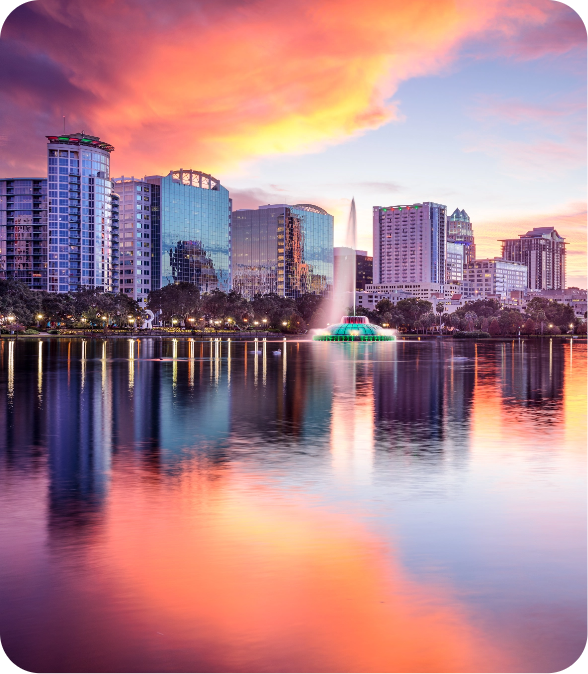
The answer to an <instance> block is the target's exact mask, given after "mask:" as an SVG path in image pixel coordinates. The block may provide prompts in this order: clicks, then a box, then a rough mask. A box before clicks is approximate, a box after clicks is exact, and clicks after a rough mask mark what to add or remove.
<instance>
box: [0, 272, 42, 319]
mask: <svg viewBox="0 0 588 674" xmlns="http://www.w3.org/2000/svg"><path fill="white" fill-rule="evenodd" d="M39 299H40V296H39V293H36V292H35V291H34V290H31V289H30V288H29V287H28V286H27V285H25V284H24V283H21V282H20V281H16V280H15V279H6V280H3V279H0V315H2V316H5V317H6V316H14V317H15V319H16V321H18V322H19V323H22V324H24V325H32V324H33V323H34V322H35V315H36V314H37V313H38V312H39V308H40V303H39Z"/></svg>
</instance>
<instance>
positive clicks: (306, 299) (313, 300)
mask: <svg viewBox="0 0 588 674" xmlns="http://www.w3.org/2000/svg"><path fill="white" fill-rule="evenodd" d="M324 301H325V298H324V297H323V296H322V295H312V294H310V293H306V294H304V295H301V296H300V297H297V298H296V300H295V304H296V311H297V312H298V314H299V315H300V316H302V318H303V319H304V321H305V322H306V323H309V322H310V321H311V320H312V319H313V317H314V316H315V315H317V314H318V315H319V316H320V315H324V313H325V312H324V309H323V304H324ZM323 325H326V323H324V324H323ZM317 327H318V326H317Z"/></svg>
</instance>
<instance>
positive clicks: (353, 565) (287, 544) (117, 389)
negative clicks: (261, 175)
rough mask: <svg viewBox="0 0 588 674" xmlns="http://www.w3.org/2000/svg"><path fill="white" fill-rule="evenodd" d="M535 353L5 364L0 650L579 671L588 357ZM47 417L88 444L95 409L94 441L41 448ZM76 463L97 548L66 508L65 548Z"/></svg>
mask: <svg viewBox="0 0 588 674" xmlns="http://www.w3.org/2000/svg"><path fill="white" fill-rule="evenodd" d="M524 344H525V346H524V347H523V346H522V344H521V345H519V343H518V342H517V343H515V344H514V345H513V344H512V343H504V345H505V348H498V347H500V343H499V344H496V343H488V344H477V345H476V344H471V343H464V344H456V345H453V346H450V345H448V344H447V343H443V344H440V343H438V342H434V343H424V342H421V343H417V344H414V345H411V344H409V343H397V344H386V345H383V348H381V349H380V348H379V345H363V344H361V345H354V344H335V345H326V344H305V343H301V344H297V343H290V344H288V345H287V354H286V358H283V357H282V356H280V357H273V358H268V356H267V354H268V351H269V352H270V353H271V349H272V345H271V343H268V344H267V345H266V348H265V352H266V355H265V357H264V356H263V355H262V354H259V355H257V367H256V365H255V363H256V356H255V355H254V354H251V353H249V351H250V350H251V348H252V345H251V343H250V344H249V345H246V344H243V343H235V344H233V346H232V350H231V359H230V361H229V359H228V349H227V346H226V343H224V345H223V346H222V347H221V348H220V349H219V350H218V351H217V350H216V349H215V348H214V347H212V349H211V347H210V344H204V345H202V351H200V347H201V345H200V343H198V342H192V343H189V342H187V341H184V340H173V341H172V340H169V341H165V342H163V341H158V340H153V341H152V342H150V341H147V340H145V341H142V342H141V343H140V346H139V342H135V345H134V346H133V348H131V347H130V346H129V343H128V340H124V341H123V340H120V341H110V342H109V343H108V345H107V346H108V348H107V350H106V351H105V352H104V351H102V346H101V343H96V342H89V343H88V345H87V346H86V348H85V350H83V351H82V349H81V346H80V343H79V340H72V342H71V347H70V348H67V344H65V343H64V344H60V345H59V346H58V349H59V355H60V356H61V358H60V359H58V358H57V356H58V352H57V351H56V347H57V345H55V344H51V345H50V348H47V350H46V351H45V353H44V354H43V357H42V359H41V361H39V355H38V354H39V351H38V348H37V343H36V342H32V341H31V342H30V343H24V342H19V343H18V344H17V349H18V350H17V351H16V353H14V351H12V355H11V353H8V352H7V350H6V349H5V350H4V351H1V352H0V365H1V368H0V395H1V396H2V399H3V400H4V403H3V405H2V406H0V413H1V414H2V418H1V421H2V426H1V427H2V428H3V432H4V435H3V436H2V437H1V438H0V451H1V453H0V456H1V457H2V463H1V470H2V473H3V474H4V475H6V476H7V477H8V478H9V479H8V480H7V481H6V484H7V489H6V491H5V492H4V493H3V495H1V496H0V499H2V505H3V506H6V507H5V512H6V513H8V515H9V517H8V519H5V520H4V521H3V522H2V523H1V524H0V533H2V535H3V539H4V540H11V541H14V543H12V544H11V546H10V547H6V549H5V553H9V554H10V557H9V559H3V560H0V564H3V566H2V568H3V569H5V571H4V573H3V575H2V579H3V580H2V592H3V594H4V595H5V596H6V597H7V604H6V605H8V606H10V607H11V609H10V611H11V612H12V614H11V616H10V618H11V625H9V626H8V627H3V628H2V629H3V640H4V635H5V634H7V640H4V643H5V644H8V645H7V646H6V647H7V648H10V644H13V645H14V646H13V647H14V648H17V647H18V644H19V638H20V637H19V634H20V632H19V630H20V629H21V628H22V627H24V625H26V630H25V632H26V642H27V653H29V654H31V655H32V656H34V657H37V655H38V654H39V653H41V650H39V649H40V645H41V644H42V643H43V644H45V645H44V646H43V648H48V649H49V650H48V651H47V652H51V653H53V655H54V656H55V657H57V658H58V660H57V661H59V658H61V657H63V653H62V652H61V651H60V649H61V648H62V646H63V648H66V649H67V650H68V651H69V656H70V657H72V658H73V660H72V662H75V659H76V658H78V657H88V656H87V653H91V656H90V657H91V659H92V663H93V664H94V665H95V669H97V670H104V669H108V668H111V669H112V668H114V669H125V668H126V666H130V664H129V663H130V662H133V658H137V657H138V658H139V661H138V664H137V660H136V659H135V660H134V663H135V666H136V667H137V668H138V669H144V668H145V666H146V665H147V664H148V663H149V666H153V667H154V668H155V669H157V670H165V669H170V664H169V663H170V662H173V665H172V666H171V669H179V670H181V669H182V668H183V667H184V666H185V668H187V669H194V666H195V665H194V662H198V663H200V665H201V667H202V668H203V669H207V670H210V669H214V668H220V669H223V670H229V671H230V670H231V669H235V668H238V667H241V668H245V669H252V670H258V669H260V668H262V669H263V668H266V667H267V668H269V669H273V670H276V671H282V670H283V669H284V667H285V663H286V662H289V663H295V665H296V666H295V667H294V666H293V665H292V666H293V668H294V669H296V670H297V671H300V670H303V669H320V668H321V667H324V668H325V669H330V670H341V669H357V670H367V671H370V670H378V671H380V670H388V671H389V670H391V669H396V670H402V671H423V670H426V669H432V670H435V671H438V670H444V669H445V670H447V671H464V670H465V671H470V670H479V669H480V668H481V666H482V664H481V663H484V664H483V666H484V667H487V668H488V669H489V670H491V671H502V670H507V671H512V670H514V671H517V670H528V671H550V670H551V671H553V670H554V669H558V668H561V667H562V666H563V664H566V663H567V662H568V661H569V660H570V659H571V656H570V653H576V652H577V648H578V644H579V643H580V642H581V640H582V630H583V629H584V626H583V617H582V616H584V615H585V610H584V607H583V602H584V597H585V591H584V588H585V550H584V548H585V516H584V511H583V509H580V508H581V507H582V506H580V508H579V507H578V506H579V505H580V504H582V505H583V503H584V500H585V484H584V483H585V478H584V476H585V470H584V456H583V453H582V452H580V451H578V450H579V449H580V448H583V447H584V446H585V436H586V428H585V417H583V416H581V415H578V413H577V411H578V409H582V407H581V406H582V405H583V404H585V401H586V394H585V391H584V389H583V383H584V381H585V376H586V346H585V344H574V345H573V346H571V345H570V344H569V342H566V343H565V344H560V343H551V342H550V344H551V347H549V346H547V345H546V346H545V348H544V349H543V350H541V349H540V348H539V347H537V346H536V345H533V344H532V343H531V342H525V343H524ZM0 346H1V345H0ZM48 347H49V345H48ZM13 349H14V347H13ZM525 349H526V350H525ZM572 349H573V350H572ZM83 354H85V356H86V359H85V364H84V367H83V368H82V363H81V356H82V355H83ZM103 354H105V355H106V359H103V358H102V355H103ZM190 354H191V355H192V356H193V357H194V358H195V360H191V361H187V360H182V359H184V358H185V357H186V356H187V355H190ZM210 354H212V358H207V356H210ZM130 355H132V356H139V358H143V359H144V360H142V361H141V360H140V359H139V360H135V361H134V362H133V363H132V367H131V364H130V363H129V356H130ZM272 355H273V354H272ZM174 356H175V357H176V358H177V359H179V360H172V359H171V358H172V357H174ZM160 357H163V358H164V359H170V360H164V361H160V360H159V358H160ZM39 362H41V381H40V380H39V367H38V365H39ZM246 363H247V366H246V365H245V364H246ZM229 365H230V375H231V378H230V388H229V382H228V375H229ZM246 368H247V369H246ZM15 372H16V373H18V374H19V376H18V377H15ZM82 377H83V378H84V392H83V393H82V395H81V398H80V399H79V400H78V398H79V396H77V395H76V396H73V397H69V398H68V396H67V393H68V392H71V391H78V392H79V386H80V384H81V381H82ZM155 382H156V383H157V386H156V387H155V386H154V383H155ZM386 382H387V383H388V389H387V388H386ZM415 382H417V383H418V386H415V385H414V384H415ZM39 387H41V389H42V391H43V401H41V402H37V404H36V405H35V406H33V407H32V408H28V409H25V407H24V406H23V405H21V404H20V403H21V401H22V400H24V399H25V397H26V398H27V399H28V398H29V397H30V392H31V390H32V391H38V390H39ZM427 387H432V388H433V389H434V390H435V391H436V392H437V394H436V395H435V396H434V397H431V396H429V395H421V396H420V397H419V396H418V389H419V388H420V389H421V393H427V391H426V390H424V389H426V388H427ZM306 391H311V392H312V395H308V396H307V395H305V392H306ZM319 391H320V392H321V395H320V396H319V395H318V393H317V392H319ZM524 391H529V392H530V396H528V397H525V396H524V395H523V392H524ZM390 392H392V393H391V394H390ZM389 394H390V395H389ZM399 396H400V398H399ZM33 397H35V396H33ZM319 399H320V400H321V401H322V404H323V407H322V408H321V410H317V408H315V407H314V405H313V403H314V402H315V401H317V400H319ZM37 401H38V399H37ZM229 401H230V402H229ZM78 403H79V404H78ZM90 403H91V404H90ZM54 405H59V406H60V407H61V408H62V409H61V414H62V417H63V418H64V419H65V418H70V419H71V426H72V428H70V429H68V430H69V431H70V435H71V437H75V436H76V432H77V431H79V430H83V428H85V426H84V424H85V423H86V422H85V421H84V420H83V419H84V414H83V413H82V414H81V415H80V414H79V413H78V411H77V410H79V409H81V410H90V411H91V412H90V413H91V415H94V416H95V418H96V419H97V420H98V423H99V424H100V431H101V432H100V434H94V436H93V439H92V443H94V445H92V446H90V445H88V446H85V445H79V444H78V445H76V443H68V444H67V445H63V446H60V447H59V448H58V447H57V446H56V445H55V444H52V441H51V442H49V443H47V441H46V438H47V437H48V436H47V433H48V432H49V433H51V431H52V430H55V428H56V427H51V426H50V425H47V421H48V420H49V419H52V418H54V415H55V409H54ZM541 409H543V410H545V415H543V416H542V415H541ZM321 414H322V415H323V417H324V420H323V422H322V423H321V422H320V421H319V416H320V415H321ZM21 415H24V416H21ZM68 415H69V416H68ZM137 418H140V420H141V423H137ZM76 419H77V421H76ZM149 419H151V421H149ZM308 419H311V420H312V421H311V422H310V423H309V421H308ZM427 420H428V421H427ZM23 422H25V423H23ZM427 423H428V424H429V426H430V428H429V430H428V431H427V430H426V425H427ZM411 424H412V426H411ZM29 427H32V428H33V432H35V430H34V429H35V428H36V433H37V435H36V445H35V446H36V449H35V450H33V452H36V453H37V458H35V456H34V453H32V454H31V443H32V442H33V438H34V437H35V435H34V434H33V435H30V434H27V431H29ZM311 427H312V428H314V429H315V430H316V436H315V438H314V439H313V438H312V436H311V435H310V434H309V433H308V429H309V428H311ZM21 429H22V432H21ZM15 431H18V432H17V433H16V434H15ZM49 437H51V436H49ZM64 437H65V436H64ZM68 437H69V436H68ZM14 438H22V440H23V444H22V447H19V449H21V450H22V453H20V452H19V454H20V459H19V461H20V464H18V465H17V464H16V463H15V460H14V458H12V454H11V451H12V450H13V448H14V445H15V440H14ZM100 438H102V439H103V440H104V442H103V444H102V445H100V444H98V445H95V443H97V442H98V441H99V439H100ZM95 450H96V451H95ZM104 450H107V451H108V452H109V453H110V452H111V453H112V462H111V463H110V462H107V463H106V464H104V465H102V464H101V463H100V464H99V463H97V462H96V458H98V459H100V457H101V456H103V452H104ZM47 452H48V456H47ZM68 452H69V453H70V462H69V463H68V462H67V458H68V454H67V453H68ZM101 452H102V453H101ZM153 452H156V453H157V455H158V459H157V460H155V459H154V457H153V456H151V454H150V453H153ZM43 457H47V458H48V459H49V465H50V467H51V468H50V470H49V471H48V473H47V476H48V478H49V480H50V483H51V484H50V485H47V483H46V481H45V479H44V477H42V476H44V475H45V472H44V471H45V468H44V463H43V462H44V460H45V459H44V458H43ZM57 459H59V461H60V462H61V464H62V465H63V466H64V470H65V472H62V473H61V475H66V476H69V477H71V476H72V475H73V476H74V478H75V476H77V479H78V483H77V485H76V484H75V479H74V483H71V484H70V487H71V489H70V500H71V499H73V500H74V501H75V499H77V500H78V505H79V510H80V511H82V513H81V514H82V515H85V517H86V519H85V524H86V526H85V529H84V533H85V534H86V535H85V536H80V535H79V534H80V528H79V527H76V526H74V525H75V524H77V523H79V518H77V514H79V513H75V512H74V510H73V509H72V508H70V507H69V506H70V503H69V502H68V503H65V502H64V501H63V499H62V500H61V501H59V500H57V501H56V500H55V499H53V500H50V501H49V511H50V513H49V514H50V515H51V516H52V517H53V523H55V522H56V518H55V515H59V516H60V518H59V524H60V531H59V533H60V536H57V535H56V534H57V532H56V530H55V527H54V528H53V529H50V530H49V535H50V541H51V542H52V543H53V545H52V546H51V548H50V550H51V555H50V557H46V556H45V553H44V552H42V550H43V545H44V539H45V535H46V534H45V529H44V527H40V526H39V522H42V521H43V520H44V518H45V517H47V514H46V512H45V510H44V507H43V506H42V505H41V503H42V502H43V500H44V499H45V494H46V493H47V489H53V490H55V488H56V486H59V484H60V482H59V479H58V477H59V476H57V474H56V473H55V470H54V468H53V467H52V466H55V465H57V463H56V461H57ZM74 459H75V460H74ZM219 459H222V460H219ZM64 462H65V464H64ZM80 466H82V468H81V469H80ZM170 468H173V469H174V470H173V476H172V475H171V474H169V473H168V469H170ZM67 471H69V472H67ZM35 474H37V477H34V476H35ZM30 476H32V477H33V481H34V483H35V485H37V486H36V487H35V489H34V490H31V489H30V488H28V487H25V488H23V489H22V490H19V488H18V484H19V483H22V480H23V479H24V480H25V483H26V480H27V479H28V478H29V477H30ZM100 480H101V482H100ZM99 483H100V484H102V485H104V487H108V488H107V489H106V488H105V489H102V488H101V489H100V490H99V498H97V499H95V500H94V501H93V502H92V503H88V501H87V499H86V498H85V494H86V491H87V487H88V485H92V484H99ZM96 493H98V492H96ZM39 499H41V501H40V500H39ZM84 509H85V510H84ZM16 513H19V515H18V517H14V515H15V514H16ZM11 514H12V515H11ZM11 516H12V517H14V518H13V519H11ZM68 521H69V522H70V527H71V529H70V531H69V535H68V529H67V526H68ZM57 543H59V545H57ZM65 550H68V551H69V552H68V553H67V556H66V557H64V556H63V555H64V554H65V553H64V551H65ZM25 557H26V559H27V560H30V559H33V558H34V559H37V562H36V564H37V566H36V568H35V570H34V571H33V569H32V568H31V564H30V563H29V562H28V561H27V562H24V563H23V564H22V565H21V564H20V561H19V560H21V559H24V558H25ZM67 559H69V560H71V559H75V560H76V573H75V574H71V573H70V572H68V570H67V569H68V568H69V567H68V566H67V564H65V565H64V563H65V562H66V561H67ZM33 573H34V576H35V579H36V580H35V583H34V584H33V585H31V578H32V575H33ZM88 577H91V578H92V582H91V583H87V582H86V580H85V579H87V578H88ZM6 579H10V584H9V585H6V583H5V581H6ZM39 579H42V580H41V581H40V580H39ZM35 587H36V588H38V589H35ZM23 592H24V594H23ZM38 592H41V593H42V595H43V598H42V599H41V598H40V595H38ZM63 596H65V597H73V598H74V599H73V601H74V603H73V604H70V603H69V602H68V601H63V600H62V599H59V597H63ZM31 597H32V598H33V599H31ZM31 601H32V602H33V603H32V604H31V603H30V602H31ZM29 604H30V606H32V605H33V604H34V606H35V611H34V612H33V614H31V611H30V610H29V608H28V607H29ZM79 606H83V607H84V613H83V619H81V618H82V616H81V615H80V613H79V611H78V608H77V607H79ZM17 607H20V608H17ZM25 618H26V620H25ZM86 624H87V625H91V626H92V628H91V629H86V627H85V625H86ZM31 634H32V635H33V637H34V638H33V642H35V639H36V640H37V641H36V642H35V643H36V644H37V649H36V650H35V648H32V649H31V648H30V644H31ZM63 634H68V635H69V636H70V638H69V639H68V643H67V645H65V644H64V643H63V640H62V638H61V637H60V635H63ZM72 634H73V635H75V637H74V638H73V639H72V638H71V635H72ZM41 635H42V636H41ZM151 635H153V636H151ZM155 635H157V639H155ZM391 635H394V636H391ZM415 635H418V639H416V637H415ZM160 637H162V639H161V640H160ZM96 638H100V639H101V640H102V643H108V644H109V647H108V648H107V649H103V650H101V651H100V652H98V651H96V649H95V648H94V647H93V645H92V644H93V643H95V640H96ZM146 639H147V643H148V644H149V646H148V648H147V650H145V640H146ZM153 640H155V641H153ZM72 643H73V646H72ZM301 643H304V644H305V647H304V649H300V644H301ZM425 645H426V648H425ZM64 652H65V651H64ZM129 653H134V655H132V656H130V655H129ZM137 653H139V654H143V653H144V654H145V655H144V656H143V655H137ZM27 657H29V655H27ZM129 657H130V660H129ZM143 657H145V658H146V659H145V660H143V659H142V658H143ZM170 658H171V660H170ZM188 661H191V662H192V665H191V666H188V665H187V663H188ZM121 662H122V663H123V664H125V666H122V667H121V666H119V665H120V663H121ZM260 663H264V664H263V666H262V665H260ZM350 663H351V664H350ZM562 663H563V664H562ZM31 668H33V669H40V668H41V667H40V666H38V663H35V662H32V663H31ZM75 668H76V667H75V666H74V669H75ZM57 669H59V667H57Z"/></svg>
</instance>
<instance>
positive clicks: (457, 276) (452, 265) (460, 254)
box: [445, 241, 468, 283]
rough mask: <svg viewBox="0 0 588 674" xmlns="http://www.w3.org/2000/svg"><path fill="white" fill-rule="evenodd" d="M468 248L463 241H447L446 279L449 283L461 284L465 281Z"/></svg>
mask: <svg viewBox="0 0 588 674" xmlns="http://www.w3.org/2000/svg"><path fill="white" fill-rule="evenodd" d="M467 252H468V247H467V246H466V245H464V244H463V243H462V242H461V241H447V254H446V258H445V259H446V262H447V270H446V273H445V278H446V281H447V282H448V283H461V282H462V281H463V268H464V264H465V263H466V255H467Z"/></svg>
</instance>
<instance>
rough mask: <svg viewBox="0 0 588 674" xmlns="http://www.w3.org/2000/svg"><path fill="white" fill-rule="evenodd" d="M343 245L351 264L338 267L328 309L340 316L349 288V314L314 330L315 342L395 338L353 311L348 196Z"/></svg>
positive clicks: (353, 234)
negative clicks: (351, 302) (351, 312)
mask: <svg viewBox="0 0 588 674" xmlns="http://www.w3.org/2000/svg"><path fill="white" fill-rule="evenodd" d="M345 246H346V247H347V248H349V251H350V256H351V264H349V265H347V266H346V267H343V266H342V265H341V267H340V271H341V274H340V277H339V279H338V281H339V284H338V287H337V288H335V289H334V292H333V304H332V307H331V313H332V314H333V313H334V315H335V316H340V315H341V313H342V312H343V311H344V310H345V309H346V306H347V301H346V300H347V295H349V293H350V292H351V295H352V298H353V315H352V316H343V317H342V318H341V321H340V322H339V323H335V324H334V325H328V326H327V327H326V328H323V329H321V330H316V331H314V332H315V334H314V336H313V340H315V341H317V342H391V341H395V339H396V337H395V336H394V334H393V332H392V330H385V329H384V328H381V327H380V326H379V325H374V324H373V323H370V322H369V321H368V319H367V317H366V316H356V315H355V288H356V279H355V273H356V261H355V249H356V247H357V216H356V212H355V198H353V199H352V200H351V208H350V209H349V219H348V221H347V233H346V236H345Z"/></svg>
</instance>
